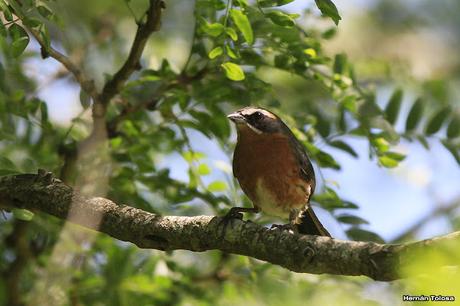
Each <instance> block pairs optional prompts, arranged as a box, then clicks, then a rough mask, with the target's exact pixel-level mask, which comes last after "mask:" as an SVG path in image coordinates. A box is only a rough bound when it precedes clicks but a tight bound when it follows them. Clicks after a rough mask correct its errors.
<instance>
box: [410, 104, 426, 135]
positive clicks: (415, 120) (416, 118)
mask: <svg viewBox="0 0 460 306" xmlns="http://www.w3.org/2000/svg"><path fill="white" fill-rule="evenodd" d="M423 106H424V101H423V100H422V99H421V98H418V99H417V100H415V102H414V104H413V105H412V107H411V109H410V111H409V115H407V120H406V131H412V130H414V129H415V128H416V127H417V125H418V124H419V123H420V119H422V115H423Z"/></svg>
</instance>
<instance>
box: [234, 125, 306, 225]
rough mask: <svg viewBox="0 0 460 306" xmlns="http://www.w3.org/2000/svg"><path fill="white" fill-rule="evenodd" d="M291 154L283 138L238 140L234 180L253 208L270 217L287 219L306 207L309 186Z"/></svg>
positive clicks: (260, 137)
mask: <svg viewBox="0 0 460 306" xmlns="http://www.w3.org/2000/svg"><path fill="white" fill-rule="evenodd" d="M242 136H246V137H242ZM292 150H293V149H292V147H291V145H290V143H289V139H288V138H287V137H286V136H285V135H283V134H269V135H249V137H248V135H240V137H239V139H238V143H237V146H236V148H235V154H234V159H233V169H234V174H235V177H236V178H237V179H238V182H239V183H240V185H241V188H242V189H243V191H244V192H245V193H246V195H247V196H248V197H249V198H250V199H251V201H252V202H253V203H254V205H255V206H257V207H258V208H260V209H261V210H262V211H263V212H265V213H266V214H268V215H273V216H278V217H282V218H286V217H288V216H289V212H290V210H291V209H292V208H303V207H304V206H305V205H306V204H307V201H308V197H309V195H310V184H309V183H308V182H306V181H305V180H303V179H302V178H301V177H300V168H299V167H300V166H299V161H297V160H296V155H295V154H293V151H292Z"/></svg>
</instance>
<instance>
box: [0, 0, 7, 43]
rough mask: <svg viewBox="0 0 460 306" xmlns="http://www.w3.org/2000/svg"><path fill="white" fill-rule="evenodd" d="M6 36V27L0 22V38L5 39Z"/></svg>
mask: <svg viewBox="0 0 460 306" xmlns="http://www.w3.org/2000/svg"><path fill="white" fill-rule="evenodd" d="M0 1H1V0H0ZM6 35H8V31H7V30H6V27H5V25H4V24H3V22H1V21H0V36H3V37H6Z"/></svg>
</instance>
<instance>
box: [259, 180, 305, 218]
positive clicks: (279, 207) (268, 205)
mask: <svg viewBox="0 0 460 306" xmlns="http://www.w3.org/2000/svg"><path fill="white" fill-rule="evenodd" d="M256 186H257V188H256V196H257V203H255V205H257V207H259V208H260V210H261V211H262V212H263V213H265V214H267V215H270V216H274V217H279V218H282V219H289V213H290V212H291V209H293V208H295V209H302V208H304V207H305V205H306V203H305V202H303V201H302V203H280V202H279V201H278V199H277V197H276V196H275V195H274V194H272V193H271V192H270V189H269V188H266V187H265V186H264V182H263V179H259V180H258V181H257V185H256ZM290 187H293V188H296V187H295V186H290ZM288 188H289V187H288Z"/></svg>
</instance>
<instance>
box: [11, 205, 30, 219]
mask: <svg viewBox="0 0 460 306" xmlns="http://www.w3.org/2000/svg"><path fill="white" fill-rule="evenodd" d="M13 216H14V217H15V218H16V219H19V220H22V221H30V220H32V218H33V217H34V213H33V212H31V211H30V210H27V209H22V208H13Z"/></svg>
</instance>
